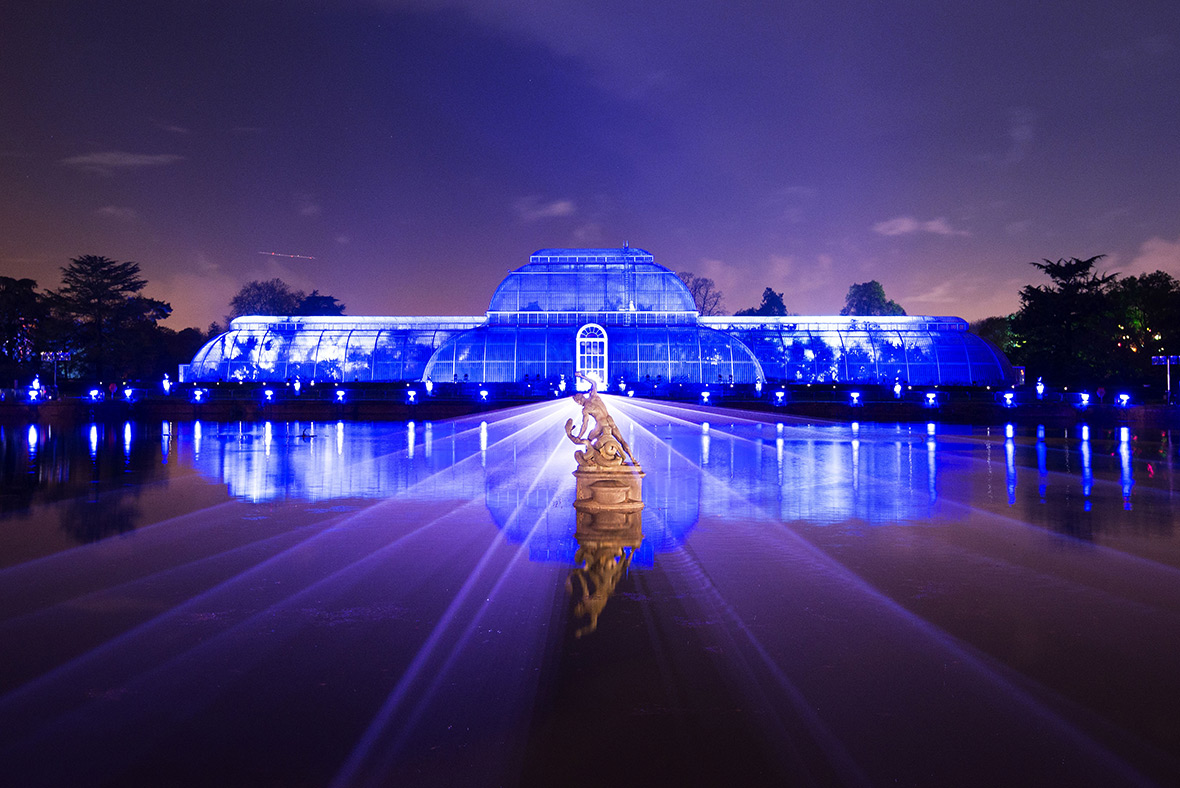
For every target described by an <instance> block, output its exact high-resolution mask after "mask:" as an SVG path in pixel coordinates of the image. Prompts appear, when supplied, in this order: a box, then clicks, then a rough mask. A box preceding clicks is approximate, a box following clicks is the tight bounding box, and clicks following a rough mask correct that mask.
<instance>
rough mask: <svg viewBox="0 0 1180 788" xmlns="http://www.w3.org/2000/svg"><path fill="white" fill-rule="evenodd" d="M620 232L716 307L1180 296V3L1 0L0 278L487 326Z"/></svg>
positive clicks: (183, 314) (207, 316) (922, 308)
mask: <svg viewBox="0 0 1180 788" xmlns="http://www.w3.org/2000/svg"><path fill="white" fill-rule="evenodd" d="M739 8H740V9H741V11H738V9H739ZM624 241H627V242H630V244H631V245H633V246H638V247H642V248H644V249H647V250H649V251H651V252H652V253H653V254H654V255H655V258H656V261H657V262H659V263H661V264H663V265H665V266H667V267H669V268H671V269H673V270H677V271H681V270H690V271H694V272H696V273H697V274H700V275H705V276H709V277H712V278H713V279H714V280H715V281H716V282H717V284H718V286H719V287H720V288H721V289H722V291H723V292H724V294H725V307H726V309H727V311H733V310H736V309H741V308H743V307H747V306H753V305H756V304H757V303H758V301H759V297H760V294H761V292H762V289H763V288H764V287H766V286H768V285H769V286H772V287H774V288H775V289H776V290H782V291H785V294H786V299H785V300H786V304H787V308H788V309H790V310H791V311H792V312H796V313H801V314H823V313H832V312H835V311H837V310H838V309H839V308H840V307H841V306H842V305H843V301H844V295H845V293H846V292H847V290H848V286H849V285H850V284H852V283H854V282H863V281H868V280H869V279H877V280H879V281H880V282H881V283H882V284H883V285H884V286H885V291H886V293H887V295H888V296H889V297H890V298H892V299H894V300H896V301H898V302H899V303H900V304H901V305H902V306H903V307H905V308H906V310H907V311H909V312H910V313H911V314H939V315H959V316H961V317H964V318H967V319H969V320H974V319H978V318H981V317H986V316H989V315H996V314H1006V313H1008V312H1011V311H1013V310H1014V309H1015V308H1016V307H1017V305H1018V291H1019V289H1020V287H1021V286H1023V285H1025V284H1029V283H1036V282H1039V281H1040V277H1041V274H1040V273H1039V272H1038V271H1036V270H1035V269H1034V268H1032V267H1031V266H1030V265H1029V262H1030V261H1034V260H1040V259H1042V258H1052V259H1056V258H1059V257H1074V256H1078V257H1089V256H1092V255H1095V254H1107V255H1109V257H1108V258H1107V260H1106V261H1104V262H1105V270H1108V271H1118V272H1122V273H1141V272H1145V271H1154V270H1157V269H1163V270H1165V271H1168V272H1169V273H1171V274H1172V275H1174V276H1180V3H1177V2H1176V0H1161V1H1160V2H1136V0H1122V2H1114V1H1113V0H1111V1H1110V2H1097V1H1096V0H1073V1H1071V2H1055V1H1047V2H1028V0H1010V1H1008V2H997V1H994V0H972V2H970V3H966V2H947V1H946V0H930V1H929V2H925V1H923V0H909V1H901V0H878V1H876V2H870V1H869V0H863V1H862V2H840V1H839V0H822V1H817V2H787V1H785V0H784V1H783V2H746V3H731V2H722V1H721V0H708V1H700V0H661V1H660V2H649V3H643V2H639V1H638V0H619V1H618V2H616V1H615V0H604V1H603V2H594V0H589V1H588V2H561V1H560V0H559V1H557V2H541V0H536V1H533V0H497V1H496V2H492V0H487V1H486V2H478V1H477V0H452V1H450V2H446V1H432V0H405V1H404V2H396V1H394V0H389V1H388V2H380V1H379V0H372V1H371V2H349V1H347V0H337V1H336V2H310V1H309V2H301V1H300V0H287V1H286V2H255V1H254V0H233V1H232V2H195V1H194V2H162V1H161V0H152V1H151V2H128V1H127V0H108V1H107V2H101V3H100V2H76V3H75V2H53V1H52V0H47V1H46V2H24V1H19V2H7V3H4V4H3V5H2V7H0V274H3V275H7V276H16V277H29V278H33V279H36V280H37V282H38V284H39V285H40V286H41V287H42V288H51V287H57V286H58V285H59V281H60V272H59V268H60V267H61V266H63V265H65V264H67V263H68V261H69V259H70V258H71V257H76V256H78V255H83V254H101V255H106V256H108V257H112V258H115V259H119V260H134V261H136V262H138V263H139V264H140V266H141V270H142V273H143V275H144V276H145V277H146V278H147V279H148V280H149V286H148V289H147V294H148V295H151V296H153V297H156V298H161V299H164V300H167V301H169V302H171V304H172V306H173V309H174V313H173V317H172V318H171V319H170V320H169V321H168V323H167V325H169V326H171V327H172V328H176V329H180V328H183V327H185V326H189V325H195V326H200V327H204V326H205V325H207V324H208V323H209V322H210V321H212V320H215V319H216V320H220V319H221V318H222V316H223V315H224V314H225V313H226V312H227V311H228V302H229V300H230V298H231V297H232V296H233V295H234V293H236V292H237V290H238V288H239V287H241V285H242V284H244V283H245V282H247V281H249V280H251V279H262V278H271V277H275V276H278V277H281V278H282V279H284V280H286V281H287V282H288V283H290V284H291V285H293V286H295V287H298V288H302V289H304V290H306V291H311V290H312V289H313V288H315V289H319V290H320V291H321V292H323V293H329V294H331V295H334V296H336V297H337V298H339V299H340V300H341V301H343V302H344V303H345V304H346V305H347V311H348V314H352V315H365V314H387V315H398V314H411V315H413V314H418V315H430V314H443V315H450V314H454V315H479V314H482V313H483V312H484V311H485V310H486V309H487V304H488V301H489V299H490V297H491V294H492V291H493V289H494V288H495V286H496V285H497V284H498V283H499V282H500V280H501V279H503V277H504V275H505V273H506V272H507V271H509V270H511V269H513V268H516V267H519V266H520V265H523V264H524V263H526V262H527V260H528V255H529V254H530V253H531V252H532V251H534V250H535V249H538V248H542V247H550V246H621V245H622V244H623V243H624ZM262 252H278V253H282V254H286V255H299V256H301V257H277V256H272V255H267V254H261V253H262ZM304 257H310V258H314V259H303V258H304Z"/></svg>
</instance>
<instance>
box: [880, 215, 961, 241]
mask: <svg viewBox="0 0 1180 788" xmlns="http://www.w3.org/2000/svg"><path fill="white" fill-rule="evenodd" d="M873 232H875V233H878V234H879V235H890V236H892V235H913V234H914V233H931V234H933V235H943V236H953V235H970V234H971V233H969V232H967V231H966V230H956V229H955V228H954V227H951V224H950V222H948V221H947V220H946V219H944V218H942V217H941V216H940V217H939V218H937V219H931V220H929V221H926V222H922V221H919V220H917V219H915V218H914V217H912V216H898V217H895V218H893V219H886V220H885V221H883V222H877V223H876V224H874V225H873Z"/></svg>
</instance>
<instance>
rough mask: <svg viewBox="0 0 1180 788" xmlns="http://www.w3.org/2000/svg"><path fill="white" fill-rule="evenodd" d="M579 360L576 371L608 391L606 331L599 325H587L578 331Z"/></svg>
mask: <svg viewBox="0 0 1180 788" xmlns="http://www.w3.org/2000/svg"><path fill="white" fill-rule="evenodd" d="M575 344H576V345H577V352H578V358H577V363H576V369H577V370H578V372H579V373H580V374H582V375H585V376H586V377H588V378H593V379H594V380H596V381H598V388H599V389H602V390H605V389H606V369H607V366H606V361H607V358H606V330H605V329H604V328H603V327H602V326H600V325H598V324H597V323H587V324H586V325H584V326H582V327H581V328H580V329H578V337H577V341H576V343H575Z"/></svg>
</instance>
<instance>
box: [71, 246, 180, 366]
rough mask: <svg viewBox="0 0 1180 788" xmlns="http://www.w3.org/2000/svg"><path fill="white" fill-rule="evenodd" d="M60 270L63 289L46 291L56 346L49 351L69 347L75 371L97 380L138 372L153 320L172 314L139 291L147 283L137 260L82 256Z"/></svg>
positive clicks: (151, 335) (152, 337)
mask: <svg viewBox="0 0 1180 788" xmlns="http://www.w3.org/2000/svg"><path fill="white" fill-rule="evenodd" d="M61 271H62V286H61V288H59V289H58V290H55V291H53V292H51V293H50V294H49V303H50V306H51V308H52V311H53V316H54V318H55V325H54V326H53V330H52V332H51V333H52V335H53V338H54V341H55V344H56V345H57V347H55V348H51V349H57V350H68V352H70V353H71V355H72V365H71V366H72V368H73V369H74V370H76V371H80V372H82V373H83V374H93V375H94V376H96V377H97V378H99V379H103V378H105V377H106V376H107V375H111V376H114V377H125V376H130V375H134V374H135V373H136V372H139V371H140V370H141V368H142V367H143V364H144V359H145V353H144V349H145V347H146V348H150V347H151V346H153V345H154V344H155V341H156V329H157V328H158V326H157V323H158V322H159V321H161V320H163V319H164V318H166V317H168V315H169V314H171V313H172V307H171V306H170V305H168V304H167V303H165V302H163V301H157V300H155V299H153V298H147V297H145V296H142V295H140V291H142V290H143V288H144V287H145V286H146V285H147V281H146V280H145V279H143V278H142V277H141V276H140V275H139V264H138V263H133V262H119V261H116V260H111V259H109V258H107V257H102V256H99V255H83V256H82V257H75V258H74V259H73V260H71V261H70V264H69V265H68V266H66V267H64V268H62V269H61Z"/></svg>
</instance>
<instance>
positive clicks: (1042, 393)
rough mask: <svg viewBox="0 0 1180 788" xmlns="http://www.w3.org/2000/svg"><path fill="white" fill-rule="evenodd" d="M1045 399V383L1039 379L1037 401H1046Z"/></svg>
mask: <svg viewBox="0 0 1180 788" xmlns="http://www.w3.org/2000/svg"><path fill="white" fill-rule="evenodd" d="M1044 397H1045V381H1043V380H1041V379H1040V378H1037V399H1044Z"/></svg>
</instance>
